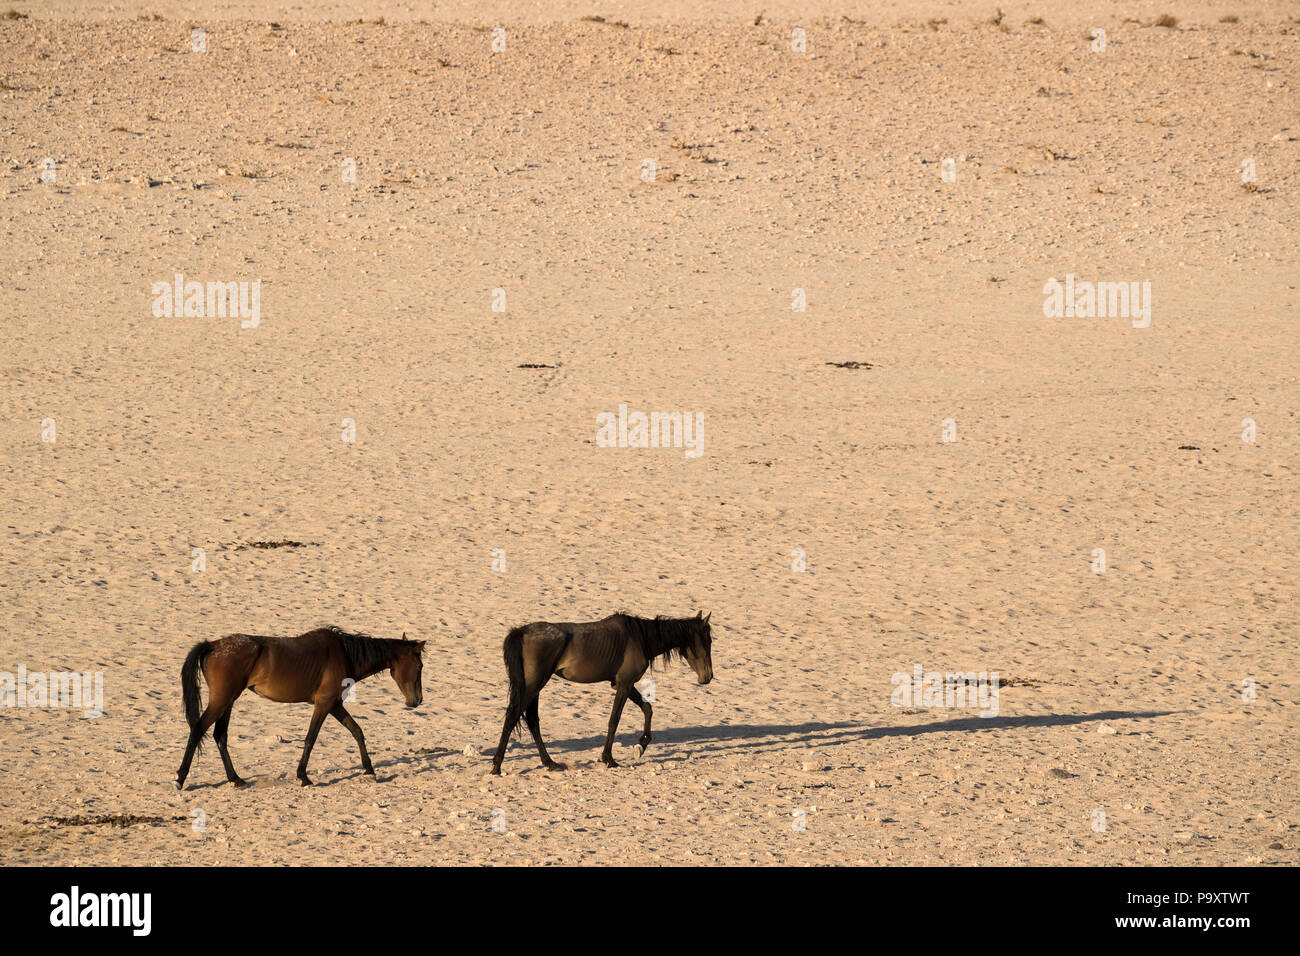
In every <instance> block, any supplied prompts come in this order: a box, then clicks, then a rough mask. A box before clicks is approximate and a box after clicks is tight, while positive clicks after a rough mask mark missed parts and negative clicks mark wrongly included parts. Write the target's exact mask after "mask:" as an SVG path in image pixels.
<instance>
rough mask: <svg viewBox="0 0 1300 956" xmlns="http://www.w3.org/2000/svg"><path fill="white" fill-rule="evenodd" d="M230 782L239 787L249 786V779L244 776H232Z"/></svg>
mask: <svg viewBox="0 0 1300 956" xmlns="http://www.w3.org/2000/svg"><path fill="white" fill-rule="evenodd" d="M230 782H231V783H233V784H234V785H235V787H237V788H242V787H247V786H248V781H247V780H245V779H244V778H243V777H231V778H230Z"/></svg>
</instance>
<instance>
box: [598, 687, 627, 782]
mask: <svg viewBox="0 0 1300 956" xmlns="http://www.w3.org/2000/svg"><path fill="white" fill-rule="evenodd" d="M629 689H630V687H616V689H615V691H614V709H613V710H612V711H610V714H609V732H608V733H607V734H605V749H604V750H602V751H601V752H600V759H601V761H602V762H603V763H604V764H605V766H607V767H617V766H618V764H617V763H616V762H615V761H614V734H615V733H617V732H618V719H619V718H620V717H622V716H623V705H624V704H625V703H627V698H628V690H629Z"/></svg>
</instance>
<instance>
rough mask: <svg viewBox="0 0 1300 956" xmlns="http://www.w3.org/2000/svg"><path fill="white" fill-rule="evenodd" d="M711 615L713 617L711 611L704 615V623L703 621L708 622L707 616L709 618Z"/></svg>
mask: <svg viewBox="0 0 1300 956" xmlns="http://www.w3.org/2000/svg"><path fill="white" fill-rule="evenodd" d="M711 617H713V612H712V611H710V612H709V613H708V614H706V615H704V623H705V624H708V623H709V618H711Z"/></svg>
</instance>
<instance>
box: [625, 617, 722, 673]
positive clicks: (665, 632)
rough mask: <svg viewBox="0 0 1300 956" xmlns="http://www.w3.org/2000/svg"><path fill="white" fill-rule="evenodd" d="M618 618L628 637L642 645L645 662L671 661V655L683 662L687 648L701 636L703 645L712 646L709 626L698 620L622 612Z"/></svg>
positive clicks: (696, 618) (695, 618) (694, 618)
mask: <svg viewBox="0 0 1300 956" xmlns="http://www.w3.org/2000/svg"><path fill="white" fill-rule="evenodd" d="M618 616H619V617H621V618H622V619H623V626H624V627H625V628H627V632H628V634H629V636H631V638H632V639H633V640H635V641H636V642H637V643H638V644H640V645H641V650H642V651H644V652H645V656H646V660H648V661H653V660H655V659H656V658H659V657H662V658H663V659H664V660H665V661H668V660H672V657H673V655H674V654H675V655H677V656H678V657H680V658H681V659H682V660H685V659H686V646H687V645H688V644H690V643H691V641H693V640H694V639H695V638H696V637H703V638H704V642H705V644H706V645H708V644H709V643H711V640H710V636H709V628H708V624H707V622H705V621H703V620H701V619H700V618H698V617H664V616H663V615H660V616H658V617H654V618H648V617H637V616H636V615H634V614H626V613H623V612H620V613H619V615H618Z"/></svg>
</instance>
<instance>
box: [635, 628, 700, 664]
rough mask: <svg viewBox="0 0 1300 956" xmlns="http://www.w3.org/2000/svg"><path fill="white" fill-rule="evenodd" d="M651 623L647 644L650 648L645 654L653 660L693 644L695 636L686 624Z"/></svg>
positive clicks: (647, 648)
mask: <svg viewBox="0 0 1300 956" xmlns="http://www.w3.org/2000/svg"><path fill="white" fill-rule="evenodd" d="M649 623H650V627H649V628H648V629H647V635H646V644H647V645H650V646H647V647H646V649H645V652H646V656H647V657H649V658H651V659H653V658H656V657H663V656H664V655H665V654H668V653H671V652H672V651H675V650H677V649H678V648H681V647H685V646H686V645H687V644H689V643H690V642H691V637H692V636H693V635H692V632H691V630H690V628H689V627H688V626H687V625H686V624H685V623H679V622H676V621H650V622H649ZM666 625H672V626H666Z"/></svg>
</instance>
